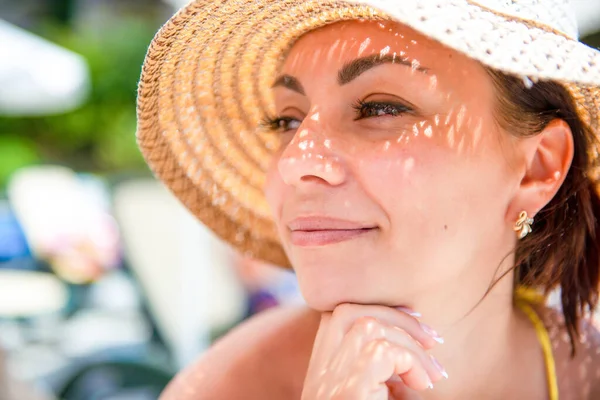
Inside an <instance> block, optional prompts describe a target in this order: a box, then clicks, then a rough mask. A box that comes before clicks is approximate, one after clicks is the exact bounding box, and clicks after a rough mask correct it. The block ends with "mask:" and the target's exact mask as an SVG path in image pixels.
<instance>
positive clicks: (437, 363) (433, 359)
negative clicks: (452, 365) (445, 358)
mask: <svg viewBox="0 0 600 400" xmlns="http://www.w3.org/2000/svg"><path fill="white" fill-rule="evenodd" d="M431 361H432V362H433V365H435V367H436V368H437V370H438V371H440V374H442V376H443V377H444V378H446V379H448V373H447V372H446V369H445V368H444V367H442V364H440V362H439V361H438V360H437V359H436V358H435V357H434V356H431Z"/></svg>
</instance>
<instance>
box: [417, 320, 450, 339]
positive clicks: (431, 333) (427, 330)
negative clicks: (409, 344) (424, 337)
mask: <svg viewBox="0 0 600 400" xmlns="http://www.w3.org/2000/svg"><path fill="white" fill-rule="evenodd" d="M421 328H422V329H423V330H424V331H425V333H427V334H428V335H429V336H431V337H432V338H433V340H435V341H436V342H438V343H444V339H443V338H442V337H441V336H440V335H439V334H438V333H437V332H436V331H435V330H434V329H433V328H432V327H430V326H429V325H425V324H424V323H421Z"/></svg>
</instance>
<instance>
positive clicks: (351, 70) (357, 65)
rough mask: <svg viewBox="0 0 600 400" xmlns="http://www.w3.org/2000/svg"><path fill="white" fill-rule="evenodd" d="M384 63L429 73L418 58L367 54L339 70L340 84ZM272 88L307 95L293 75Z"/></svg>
mask: <svg viewBox="0 0 600 400" xmlns="http://www.w3.org/2000/svg"><path fill="white" fill-rule="evenodd" d="M382 64H399V65H404V66H407V67H410V68H411V69H413V70H415V71H419V72H421V73H424V74H427V72H428V71H429V68H426V67H422V66H421V65H420V64H419V63H418V62H417V61H416V60H412V61H411V60H409V59H408V58H401V57H398V56H396V55H395V54H393V55H389V54H388V55H384V56H381V55H379V54H374V55H372V56H366V57H361V58H357V59H355V60H352V61H350V62H348V63H346V64H344V66H343V67H342V68H341V69H340V70H339V72H338V78H337V81H338V85H340V86H343V85H346V84H348V83H350V82H352V81H353V80H354V79H356V78H358V77H359V76H360V75H362V74H364V73H365V72H367V71H368V70H370V69H372V68H375V67H377V66H379V65H382ZM271 87H272V88H276V87H285V88H287V89H290V90H293V91H294V92H297V93H300V94H302V95H305V94H306V92H305V91H304V88H303V87H302V84H301V83H300V81H299V80H298V79H297V78H295V77H293V76H291V75H281V76H279V77H278V78H277V79H276V80H275V83H273V85H272V86H271Z"/></svg>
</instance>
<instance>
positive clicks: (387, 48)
mask: <svg viewBox="0 0 600 400" xmlns="http://www.w3.org/2000/svg"><path fill="white" fill-rule="evenodd" d="M389 52H390V46H385V47H384V48H383V49H381V51H380V52H379V57H383V56H385V55H387V54H388V53H389Z"/></svg>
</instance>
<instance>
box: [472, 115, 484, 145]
mask: <svg viewBox="0 0 600 400" xmlns="http://www.w3.org/2000/svg"><path fill="white" fill-rule="evenodd" d="M482 133H483V119H482V118H479V120H478V121H477V126H476V127H475V130H474V131H473V135H474V137H473V145H474V146H477V145H478V144H479V141H480V140H481V139H482V138H483V136H482Z"/></svg>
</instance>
